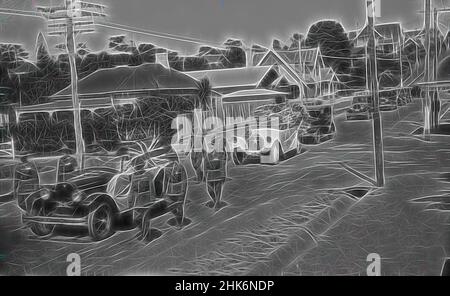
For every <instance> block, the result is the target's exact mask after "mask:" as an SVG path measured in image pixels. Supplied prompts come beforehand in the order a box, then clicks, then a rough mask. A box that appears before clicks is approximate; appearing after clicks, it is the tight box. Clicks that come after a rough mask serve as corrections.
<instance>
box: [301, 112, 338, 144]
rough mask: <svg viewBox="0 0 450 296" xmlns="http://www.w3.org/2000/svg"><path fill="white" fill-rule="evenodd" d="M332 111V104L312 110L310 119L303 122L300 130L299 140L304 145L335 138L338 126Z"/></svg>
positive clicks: (320, 142)
mask: <svg viewBox="0 0 450 296" xmlns="http://www.w3.org/2000/svg"><path fill="white" fill-rule="evenodd" d="M332 112H333V111H332V107H331V106H322V107H320V108H319V109H314V110H310V111H309V112H308V113H309V114H310V119H309V120H308V121H306V122H305V123H304V124H303V126H302V128H301V131H300V132H299V142H300V143H301V144H303V145H318V144H322V143H324V142H327V141H329V140H331V139H333V138H334V137H335V135H336V126H335V124H334V121H333V115H332Z"/></svg>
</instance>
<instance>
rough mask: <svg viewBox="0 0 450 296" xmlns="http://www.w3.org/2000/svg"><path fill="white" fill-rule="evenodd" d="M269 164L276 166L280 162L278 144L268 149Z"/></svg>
mask: <svg viewBox="0 0 450 296" xmlns="http://www.w3.org/2000/svg"><path fill="white" fill-rule="evenodd" d="M269 159H270V163H271V164H278V163H279V162H280V160H281V151H280V144H278V143H276V144H275V145H273V146H272V148H271V149H270V156H269Z"/></svg>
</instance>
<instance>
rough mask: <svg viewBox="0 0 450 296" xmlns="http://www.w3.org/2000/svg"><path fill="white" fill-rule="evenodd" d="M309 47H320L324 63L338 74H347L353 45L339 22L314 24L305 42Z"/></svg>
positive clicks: (330, 21) (329, 21)
mask: <svg viewBox="0 0 450 296" xmlns="http://www.w3.org/2000/svg"><path fill="white" fill-rule="evenodd" d="M305 45H306V46H307V47H319V48H320V50H321V52H322V54H323V55H324V56H325V57H324V63H325V64H326V65H327V66H329V67H332V68H333V69H334V71H336V73H346V72H347V70H348V67H349V65H350V63H349V60H348V58H350V56H351V49H352V44H351V43H350V40H349V39H348V36H347V34H346V33H345V30H344V27H343V26H342V25H341V24H340V23H338V22H337V21H332V20H328V21H319V22H317V23H315V24H313V25H312V26H311V27H310V29H309V31H308V35H307V37H306V40H305Z"/></svg>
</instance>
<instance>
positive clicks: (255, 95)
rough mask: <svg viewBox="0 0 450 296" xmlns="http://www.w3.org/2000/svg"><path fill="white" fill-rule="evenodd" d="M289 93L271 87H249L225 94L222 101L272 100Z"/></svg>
mask: <svg viewBox="0 0 450 296" xmlns="http://www.w3.org/2000/svg"><path fill="white" fill-rule="evenodd" d="M286 95H289V93H286V92H281V91H276V90H271V89H265V88H260V89H249V90H241V91H237V92H234V93H231V94H227V95H225V96H223V98H222V101H223V102H224V103H233V102H242V101H246V102H247V101H260V100H270V99H274V98H275V97H277V96H286Z"/></svg>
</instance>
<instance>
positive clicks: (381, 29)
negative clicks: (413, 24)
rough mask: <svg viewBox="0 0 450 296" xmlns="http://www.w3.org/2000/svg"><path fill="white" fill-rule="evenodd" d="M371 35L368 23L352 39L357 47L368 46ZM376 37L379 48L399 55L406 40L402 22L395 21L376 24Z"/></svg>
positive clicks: (381, 50) (384, 52)
mask: <svg viewBox="0 0 450 296" xmlns="http://www.w3.org/2000/svg"><path fill="white" fill-rule="evenodd" d="M349 36H350V35H349ZM369 36H370V35H369V27H368V26H367V25H366V26H365V27H364V28H363V29H361V30H360V31H359V32H358V33H357V35H356V37H355V38H353V39H352V42H353V45H354V46H355V47H364V46H366V45H367V42H368V40H369ZM375 38H376V40H377V49H378V50H379V51H380V52H381V53H383V54H392V55H394V56H398V55H399V54H400V49H401V47H402V45H403V42H404V35H403V29H402V25H401V23H396V22H394V23H383V24H377V25H375Z"/></svg>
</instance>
